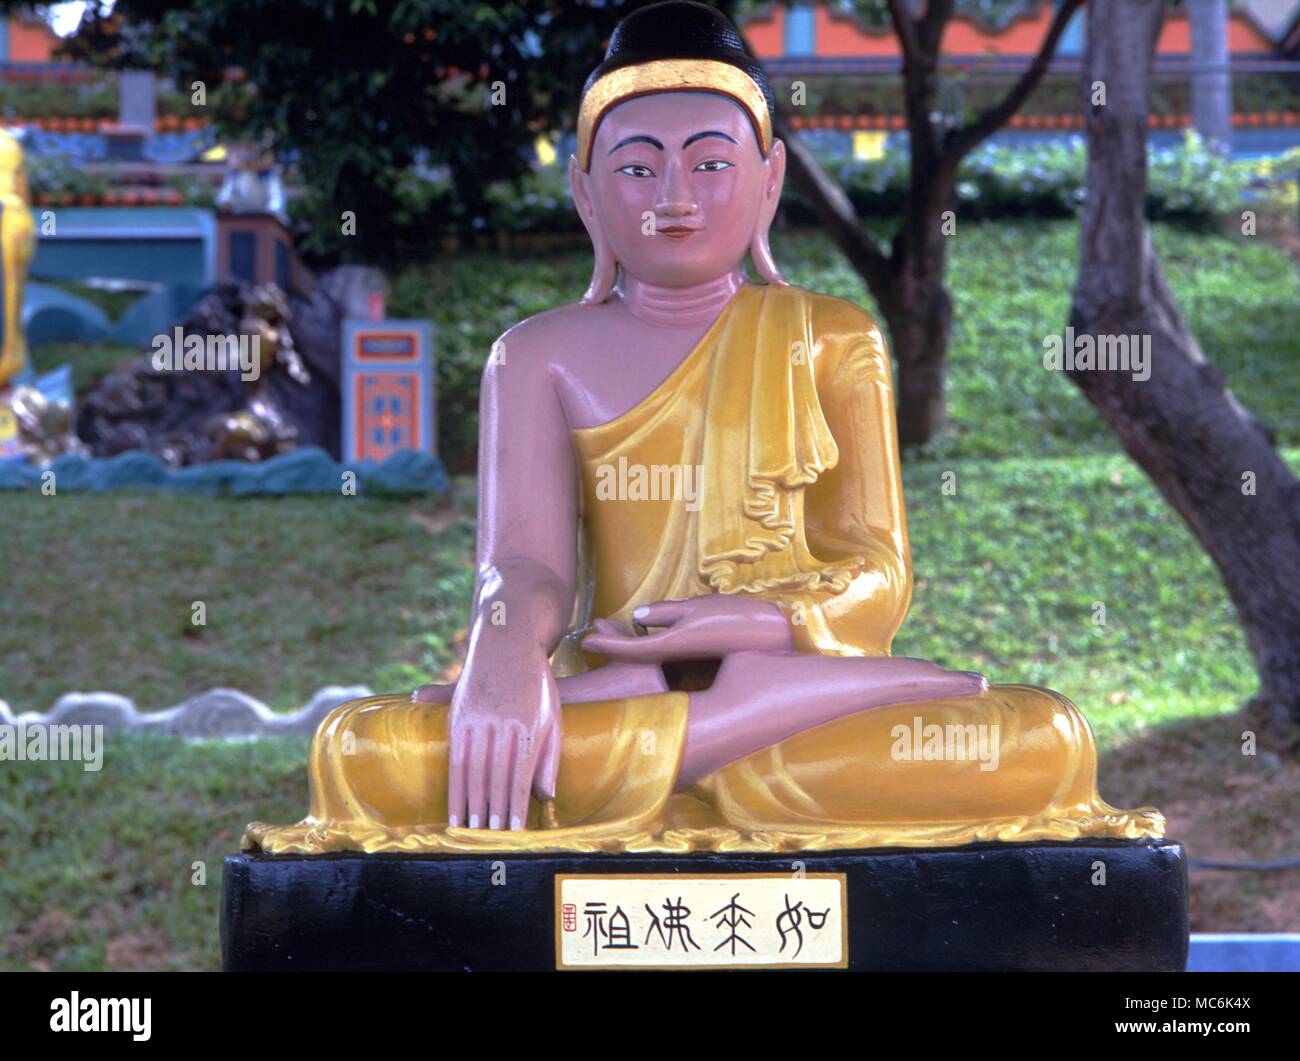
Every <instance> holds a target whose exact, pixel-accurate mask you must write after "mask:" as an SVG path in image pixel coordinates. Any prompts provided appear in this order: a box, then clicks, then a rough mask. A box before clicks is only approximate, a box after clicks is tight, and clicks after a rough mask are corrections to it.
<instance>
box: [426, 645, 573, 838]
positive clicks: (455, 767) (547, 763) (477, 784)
mask: <svg viewBox="0 0 1300 1061" xmlns="http://www.w3.org/2000/svg"><path fill="white" fill-rule="evenodd" d="M449 732H450V749H449V753H450V757H451V758H450V770H449V780H448V789H447V815H448V819H447V820H448V824H449V825H453V826H458V825H461V824H467V825H468V826H469V828H471V829H479V828H488V829H502V828H506V827H507V826H508V827H509V828H511V829H522V828H523V827H524V822H525V821H527V818H528V795H529V791H530V790H531V791H532V792H534V793H535V794H536V795H537V798H538V799H543V800H549V799H554V798H555V785H556V780H557V778H558V775H559V768H560V695H559V691H558V690H557V688H556V684H555V676H554V675H553V674H552V673H551V666H550V663H549V662H548V660H547V658H546V656H545V655H544V654H542V653H541V651H540V649H535V650H532V651H528V650H523V651H518V652H511V653H508V654H506V655H499V654H496V653H494V654H493V656H492V657H491V658H488V657H484V656H481V655H478V656H471V658H470V659H469V660H467V661H466V664H465V670H464V672H463V673H462V674H461V676H460V680H459V681H458V682H457V683H456V691H455V693H453V694H452V698H451V717H450V729H449Z"/></svg>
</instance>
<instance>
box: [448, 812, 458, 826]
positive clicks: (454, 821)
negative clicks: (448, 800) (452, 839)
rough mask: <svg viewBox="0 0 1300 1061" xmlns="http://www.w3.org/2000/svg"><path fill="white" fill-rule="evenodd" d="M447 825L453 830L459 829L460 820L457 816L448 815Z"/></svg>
mask: <svg viewBox="0 0 1300 1061" xmlns="http://www.w3.org/2000/svg"><path fill="white" fill-rule="evenodd" d="M447 824H448V825H450V826H451V827H452V828H453V829H459V828H460V818H459V817H458V816H457V815H455V814H451V815H448V817H447Z"/></svg>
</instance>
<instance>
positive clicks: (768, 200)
mask: <svg viewBox="0 0 1300 1061" xmlns="http://www.w3.org/2000/svg"><path fill="white" fill-rule="evenodd" d="M784 184H785V144H783V143H781V141H780V140H773V141H772V150H771V151H769V152H768V155H767V181H766V182H765V183H764V185H763V205H762V206H761V207H760V208H759V211H758V217H757V218H756V219H755V222H754V238H753V239H752V240H751V241H750V244H749V256H750V257H751V258H753V259H754V268H755V269H757V270H758V275H759V276H761V277H762V278H763V279H764V280H766V281H767V282H768V283H769V284H787V283H789V281H787V280H786V278H785V277H784V276H782V275H781V270H780V269H778V268H777V267H776V260H775V259H774V258H773V257H772V246H771V244H770V243H769V242H768V233H769V232H770V231H771V228H772V219H773V218H775V217H776V208H777V207H778V206H780V205H781V188H782V187H783V186H784Z"/></svg>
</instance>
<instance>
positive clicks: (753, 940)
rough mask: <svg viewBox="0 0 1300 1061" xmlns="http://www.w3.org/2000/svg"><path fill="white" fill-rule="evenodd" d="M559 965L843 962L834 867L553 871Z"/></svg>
mask: <svg viewBox="0 0 1300 1061" xmlns="http://www.w3.org/2000/svg"><path fill="white" fill-rule="evenodd" d="M555 939H556V943H555V959H556V967H557V968H560V969H597V968H617V967H629V968H677V967H700V968H708V967H710V966H712V967H718V968H726V967H733V968H734V967H736V966H768V967H786V966H791V967H805V968H808V967H821V968H827V967H830V968H838V967H843V966H845V965H847V964H848V949H847V943H846V940H847V920H846V916H845V902H844V875H843V874H842V873H809V874H805V875H801V874H797V873H738V874H713V875H710V876H699V877H688V876H683V875H681V874H677V873H661V874H628V875H624V874H617V875H598V874H582V875H572V876H571V875H566V874H558V875H557V876H556V878H555Z"/></svg>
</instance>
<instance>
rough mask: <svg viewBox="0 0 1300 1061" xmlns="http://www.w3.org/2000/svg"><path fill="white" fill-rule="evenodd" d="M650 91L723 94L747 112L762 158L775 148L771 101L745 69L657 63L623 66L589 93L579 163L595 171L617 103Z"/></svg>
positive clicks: (581, 116)
mask: <svg viewBox="0 0 1300 1061" xmlns="http://www.w3.org/2000/svg"><path fill="white" fill-rule="evenodd" d="M651 92H718V93H721V94H722V95H724V96H729V97H731V98H732V99H734V100H735V101H736V102H737V103H739V104H740V105H741V106H742V107H744V108H745V112H746V113H747V114H748V115H749V120H750V121H751V122H753V123H754V132H755V133H757V134H758V146H759V147H760V148H761V149H762V152H763V157H764V158H766V157H767V153H768V151H770V150H771V148H772V118H771V116H770V115H769V114H768V111H767V99H766V97H764V95H763V92H762V90H761V89H760V88H759V87H758V85H757V84H756V83H755V82H754V79H753V78H752V77H750V76H749V75H748V74H747V73H745V71H743V70H740V69H738V68H737V67H734V66H732V65H731V64H730V63H723V62H719V61H718V60H717V59H654V60H652V61H651V62H648V63H637V64H636V65H635V66H621V67H619V68H618V69H617V70H611V71H610V72H609V73H608V74H606V75H605V76H604V77H602V78H601V79H600V80H599V81H597V82H596V83H595V84H594V85H592V86H591V88H589V89H587V91H586V93H585V94H584V95H583V97H582V106H581V107H580V108H579V110H578V165H580V166H581V167H582V168H583V171H584V172H585V171H588V170H590V169H591V148H592V143H593V141H595V139H596V129H597V127H598V126H599V125H600V120H601V119H602V118H604V117H605V112H606V111H608V110H609V109H610V107H612V106H614V104H616V103H622V102H623V101H624V100H625V99H632V98H633V97H634V96H646V95H649V94H650V93H651Z"/></svg>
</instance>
